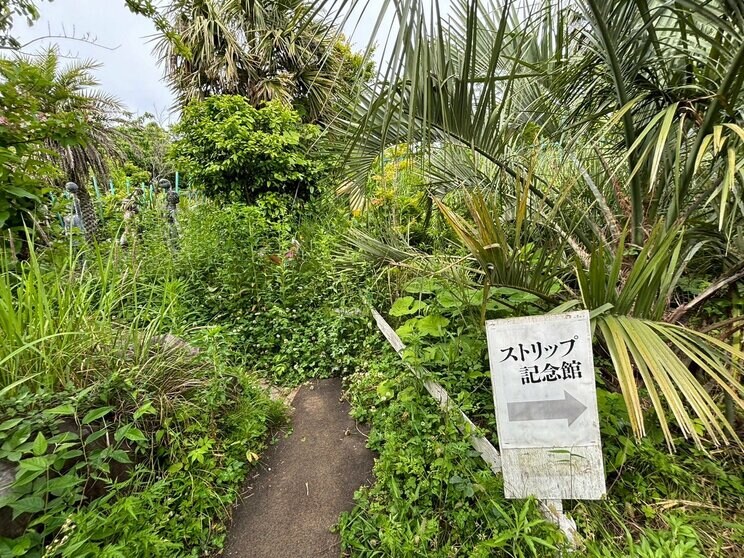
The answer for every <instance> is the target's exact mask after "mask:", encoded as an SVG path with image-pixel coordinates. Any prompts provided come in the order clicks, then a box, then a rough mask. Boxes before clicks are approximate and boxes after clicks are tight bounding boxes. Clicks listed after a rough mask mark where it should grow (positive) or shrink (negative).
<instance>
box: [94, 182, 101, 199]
mask: <svg viewBox="0 0 744 558" xmlns="http://www.w3.org/2000/svg"><path fill="white" fill-rule="evenodd" d="M93 189H94V190H95V191H96V198H98V199H99V200H100V199H101V190H99V189H98V180H96V177H95V176H94V177H93Z"/></svg>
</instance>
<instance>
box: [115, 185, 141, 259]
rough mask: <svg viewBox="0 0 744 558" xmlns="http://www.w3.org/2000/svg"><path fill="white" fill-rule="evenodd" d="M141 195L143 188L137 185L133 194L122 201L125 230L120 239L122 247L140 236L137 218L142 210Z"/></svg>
mask: <svg viewBox="0 0 744 558" xmlns="http://www.w3.org/2000/svg"><path fill="white" fill-rule="evenodd" d="M141 197H142V188H140V187H139V186H137V187H136V188H135V189H134V190H133V191H132V193H131V194H129V195H128V196H127V197H125V198H124V199H123V200H122V201H121V211H122V213H123V214H124V231H123V232H122V234H121V238H120V239H119V244H120V245H121V246H122V247H125V246H128V245H129V241H130V240H135V239H136V238H137V237H138V236H139V230H138V227H137V223H136V220H137V215H139V212H140V201H141Z"/></svg>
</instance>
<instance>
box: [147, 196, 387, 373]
mask: <svg viewBox="0 0 744 558" xmlns="http://www.w3.org/2000/svg"><path fill="white" fill-rule="evenodd" d="M182 205H183V207H182V211H181V213H180V217H179V221H180V227H181V237H180V249H179V251H178V252H177V253H176V254H174V255H173V256H172V257H171V255H170V253H169V252H168V250H167V248H166V244H165V242H164V241H163V232H162V231H158V230H157V229H156V228H152V229H150V228H148V229H147V231H148V232H147V233H146V235H145V237H144V238H143V241H142V253H141V262H142V264H141V265H142V268H143V270H144V272H145V273H150V274H151V276H152V277H156V276H157V275H158V274H162V273H163V269H164V268H166V267H167V266H169V265H170V266H172V271H171V273H172V274H173V278H174V279H177V280H178V281H179V282H180V283H181V284H182V285H183V287H184V289H183V294H182V296H181V298H180V302H181V303H182V305H183V306H184V307H185V308H188V312H189V314H188V317H187V319H188V320H189V321H191V322H192V323H193V324H202V325H215V324H219V326H220V327H221V328H222V330H223V332H224V336H225V339H227V340H229V344H230V347H231V349H232V352H233V356H234V360H235V362H240V363H244V364H245V365H246V366H248V367H250V368H251V369H252V370H254V371H256V372H257V373H259V374H261V375H264V376H267V377H270V378H272V379H273V380H275V381H277V382H279V383H282V384H296V383H299V382H302V381H304V380H306V379H308V378H312V377H329V376H336V375H342V374H347V373H350V372H352V371H355V370H358V369H360V368H361V367H363V365H364V360H365V356H366V355H368V354H369V351H370V349H371V348H372V347H373V346H376V345H378V344H379V339H378V338H377V336H376V335H374V328H373V325H372V320H371V317H370V314H369V312H368V309H367V302H368V301H369V302H373V301H374V300H373V299H374V297H375V296H377V295H376V294H375V289H373V288H372V285H373V283H374V279H375V278H374V276H369V275H367V274H366V269H365V268H360V269H356V270H348V271H347V272H346V273H343V274H341V273H338V269H337V267H336V265H335V263H334V256H333V254H334V253H335V252H336V251H338V250H339V243H340V241H341V237H340V236H339V235H340V233H342V231H343V229H344V227H346V226H348V218H347V217H345V216H344V214H343V212H342V211H341V210H339V208H338V206H337V205H335V200H331V199H323V198H320V199H317V200H315V201H313V202H312V203H308V204H304V205H303V207H302V210H301V211H302V213H300V210H298V209H297V206H296V204H294V202H293V200H292V198H291V197H289V196H280V195H276V194H266V195H263V196H261V197H260V198H259V199H258V200H257V201H256V203H255V204H254V205H244V204H230V205H227V206H224V207H220V206H217V205H216V204H214V203H211V202H195V203H190V202H189V201H187V200H184V203H183V204H182ZM143 218H144V219H148V218H149V217H148V215H147V214H146V215H144V216H143ZM151 233H152V234H151ZM147 270H150V271H147Z"/></svg>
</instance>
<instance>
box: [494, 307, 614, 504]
mask: <svg viewBox="0 0 744 558" xmlns="http://www.w3.org/2000/svg"><path fill="white" fill-rule="evenodd" d="M486 332H487V339H488V357H489V361H490V364H491V382H492V386H493V396H494V404H495V406H496V421H497V427H498V435H499V446H500V450H501V461H502V468H503V474H504V492H505V496H506V497H507V498H527V497H529V496H535V497H536V498H539V499H541V500H548V501H560V500H569V499H570V500H598V499H600V498H601V497H602V496H604V495H605V493H606V489H605V475H604V465H603V462H602V444H601V440H600V434H599V418H598V414H597V392H596V385H595V382H594V361H593V357H592V341H591V331H590V329H589V312H586V311H582V312H570V313H566V314H555V315H546V316H530V317H526V318H510V319H504V320H490V321H488V322H487V323H486Z"/></svg>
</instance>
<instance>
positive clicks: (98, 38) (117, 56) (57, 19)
mask: <svg viewBox="0 0 744 558" xmlns="http://www.w3.org/2000/svg"><path fill="white" fill-rule="evenodd" d="M381 2H382V0H370V2H369V3H370V5H371V6H372V7H373V8H372V9H371V10H370V11H371V13H374V14H375V16H376V13H377V11H376V10H375V9H374V8H375V7H377V6H379V5H380V4H381ZM39 9H40V12H41V19H40V20H39V21H38V22H36V24H35V25H34V26H33V27H28V25H26V22H25V21H22V20H20V19H19V20H17V22H16V25H15V28H14V30H13V31H14V34H15V35H16V36H17V37H19V38H20V39H21V42H22V43H26V42H28V41H32V40H35V39H38V38H40V37H43V36H45V35H65V36H68V37H71V38H69V39H65V38H54V39H51V42H54V43H56V44H58V45H59V47H60V51H61V53H62V54H63V55H65V56H69V57H71V58H84V59H94V60H96V61H98V62H100V63H101V68H100V69H99V70H97V72H96V77H97V78H98V80H99V82H100V83H101V87H102V89H103V90H104V91H106V92H107V93H111V94H113V95H116V96H117V97H118V98H119V100H120V101H122V102H123V104H124V105H125V106H126V107H127V109H128V110H130V111H132V112H134V113H137V114H143V113H145V112H149V113H152V114H154V115H155V116H156V117H157V118H158V119H159V120H161V121H162V122H167V121H169V120H170V119H171V118H172V116H170V114H169V113H170V108H171V106H172V104H173V97H172V95H171V92H170V91H169V90H168V87H167V85H166V84H165V83H164V82H163V80H162V74H163V72H162V70H161V69H160V68H159V66H158V63H157V59H156V57H155V55H154V54H153V53H152V47H153V44H152V38H153V36H154V34H155V28H154V26H153V24H152V22H150V20H148V19H147V18H144V17H141V16H136V15H134V14H132V13H131V12H130V11H129V10H128V9H127V8H126V6H125V4H124V0H54V1H53V2H51V3H49V2H45V1H42V2H39ZM354 24H356V20H355V21H354ZM373 26H374V21H372V20H371V18H364V19H363V20H362V21H361V23H359V25H358V26H356V30H355V31H354V36H353V38H352V39H353V42H354V43H355V45H356V46H357V47H358V48H359V49H363V48H364V47H366V45H367V41H368V40H369V36H370V34H371V30H372V28H373ZM354 28H355V25H352V23H351V22H350V23H349V25H347V26H346V29H345V30H346V32H347V34H351V32H352V30H354ZM74 38H78V39H80V38H87V39H89V40H91V41H92V42H93V43H95V44H89V43H87V42H81V41H79V40H75V39H74ZM49 42H50V41H46V40H44V41H38V40H37V41H35V42H33V43H32V44H30V45H28V46H27V47H26V48H25V49H24V52H27V53H33V52H38V51H39V50H40V49H43V48H44V47H45V45H47V44H48V43H49ZM378 54H379V53H378Z"/></svg>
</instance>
